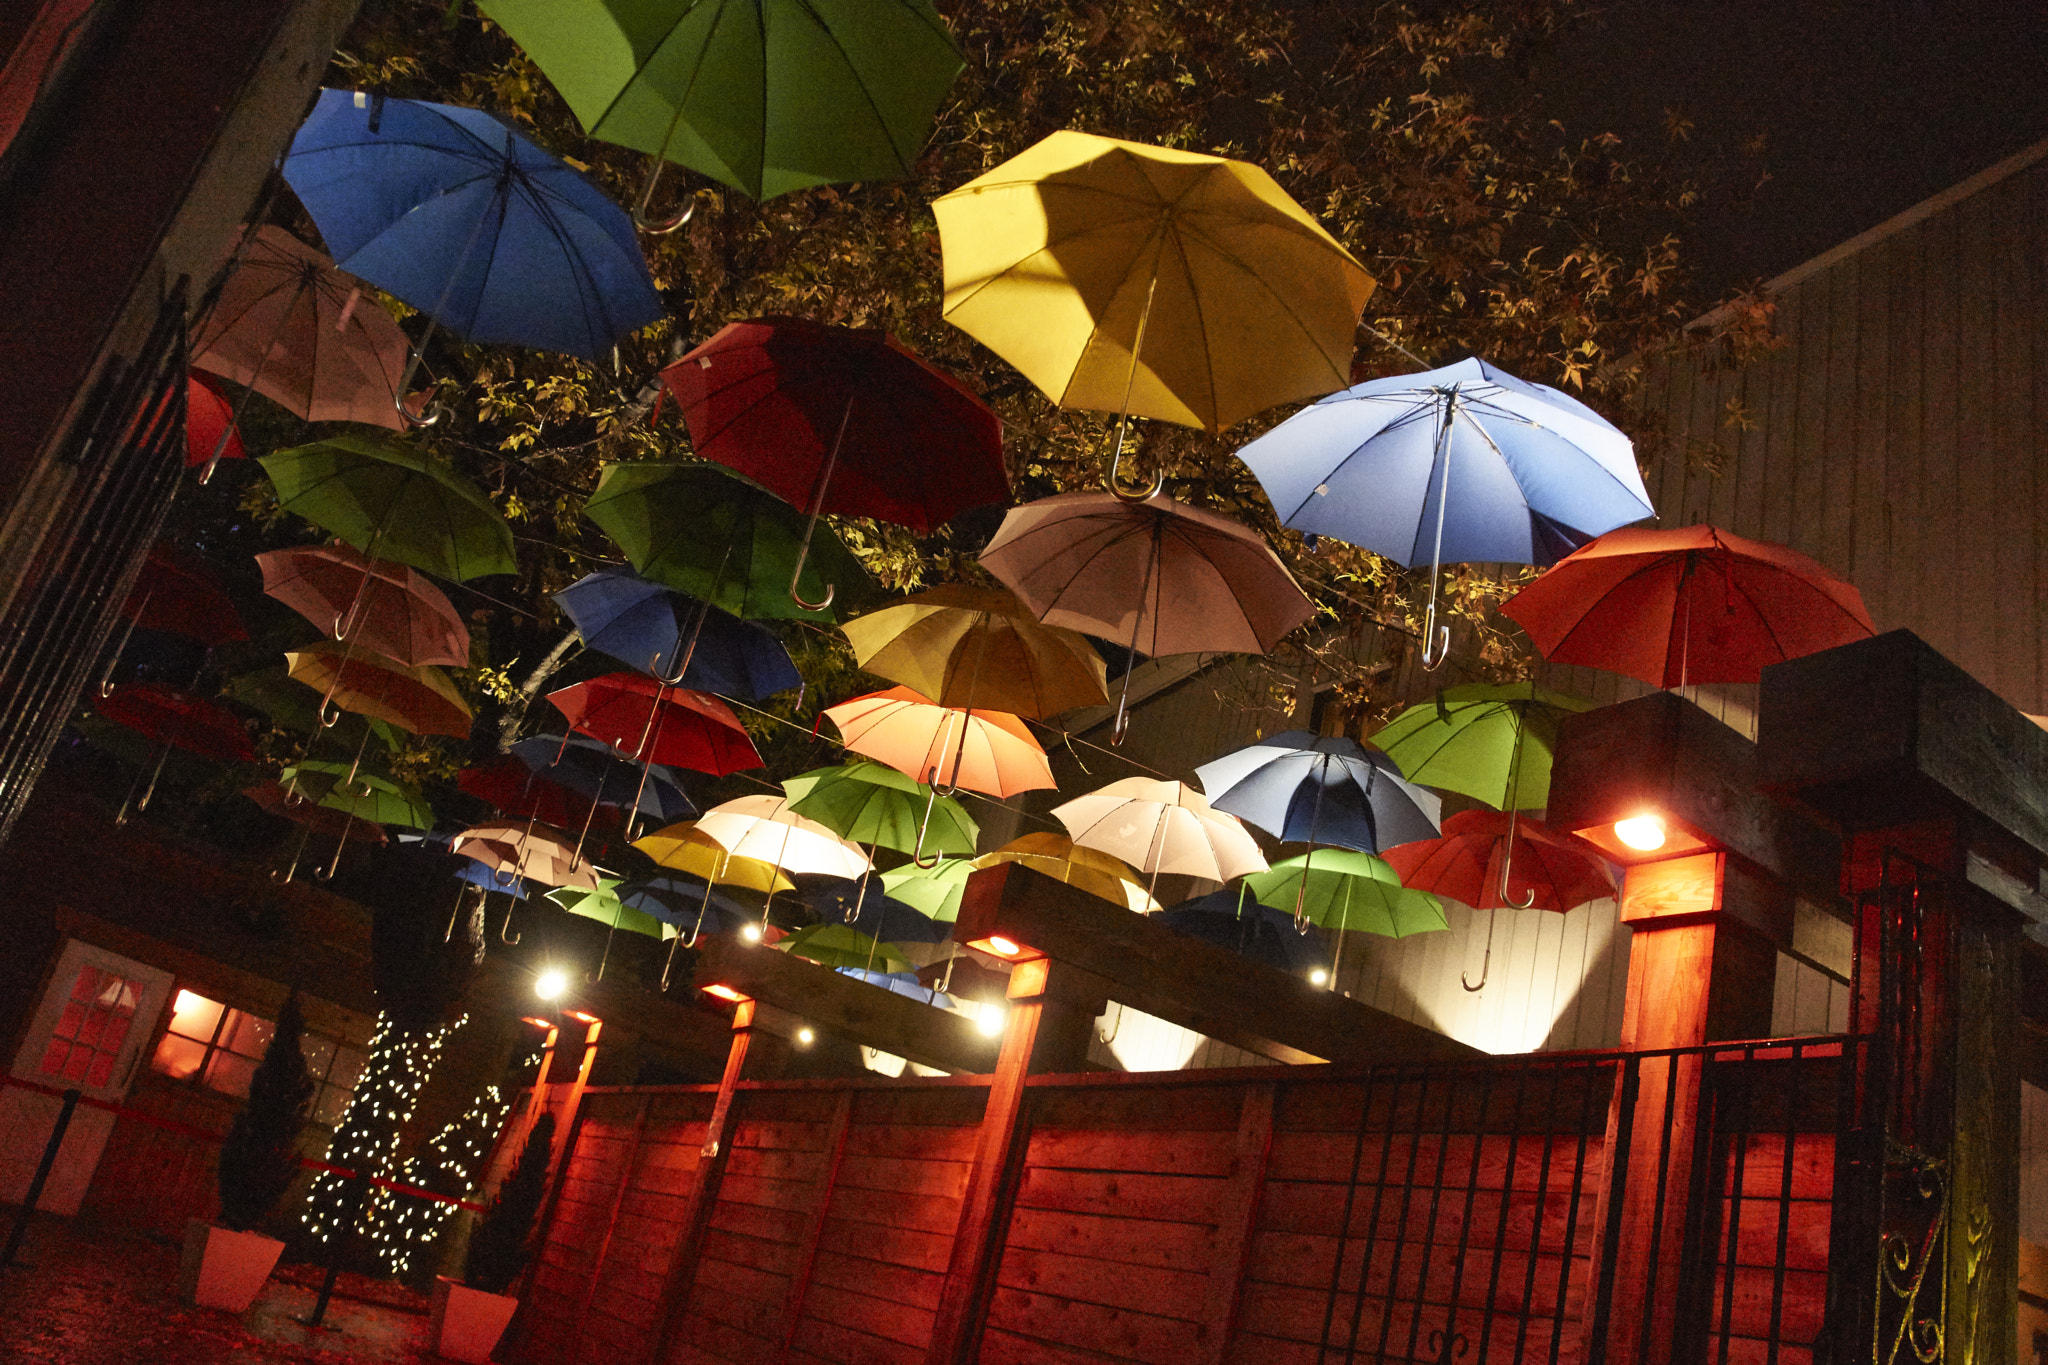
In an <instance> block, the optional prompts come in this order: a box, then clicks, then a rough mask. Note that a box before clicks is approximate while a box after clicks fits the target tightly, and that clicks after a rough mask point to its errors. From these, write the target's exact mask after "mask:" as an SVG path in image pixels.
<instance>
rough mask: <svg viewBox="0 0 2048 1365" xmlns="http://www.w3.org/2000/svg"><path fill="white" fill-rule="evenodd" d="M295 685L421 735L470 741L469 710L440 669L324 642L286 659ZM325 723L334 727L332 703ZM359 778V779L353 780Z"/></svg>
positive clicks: (342, 708)
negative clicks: (302, 685)
mask: <svg viewBox="0 0 2048 1365" xmlns="http://www.w3.org/2000/svg"><path fill="white" fill-rule="evenodd" d="M284 657H285V663H286V665H287V666H288V667H289V669H290V672H291V676H292V678H293V680H294V681H296V682H302V683H304V684H306V686H308V687H314V688H319V689H321V690H323V691H325V692H326V693H327V702H331V703H332V704H333V705H335V706H337V707H339V708H340V709H341V710H343V711H353V712H355V713H356V714H357V715H360V716H368V717H369V718H370V719H372V720H381V721H385V722H387V723H389V724H392V725H396V726H398V727H399V728H400V729H404V730H410V731H411V732H412V733H414V734H416V735H453V736H455V737H456V738H457V739H465V738H467V737H468V735H469V720H470V714H469V704H468V703H467V702H465V701H463V700H462V697H461V695H460V694H459V693H457V692H456V690H455V685H454V684H453V683H451V682H449V681H448V675H447V674H445V673H443V672H442V671H441V670H440V669H438V668H433V667H427V666H422V667H417V668H415V667H413V666H412V665H410V664H402V663H399V662H398V661H397V660H396V659H386V658H382V657H380V656H378V655H374V654H356V653H354V652H353V646H343V645H337V644H334V643H332V642H330V641H322V642H321V643H320V644H317V645H308V646H307V647H306V648H304V649H295V650H290V651H288V652H287V653H286V654H285V656H284ZM321 710H322V713H323V714H322V715H321V721H322V723H323V724H324V723H328V722H327V717H326V715H325V711H326V703H323V704H322V706H321ZM351 776H353V774H351Z"/></svg>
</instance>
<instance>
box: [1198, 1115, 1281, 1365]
mask: <svg viewBox="0 0 2048 1365" xmlns="http://www.w3.org/2000/svg"><path fill="white" fill-rule="evenodd" d="M1278 1093H1279V1087H1278V1086H1277V1085H1255V1086H1252V1087H1251V1088H1250V1089H1248V1090H1246V1091H1245V1096H1244V1112H1243V1113H1242V1114H1241V1115H1240V1116H1239V1118H1238V1124H1237V1145H1236V1149H1235V1151H1234V1152H1233V1153H1232V1156H1231V1170H1230V1178H1229V1181H1228V1183H1227V1184H1226V1185H1225V1186H1224V1191H1223V1200H1222V1203H1221V1204H1220V1205H1219V1207H1218V1209H1217V1214H1216V1259H1215V1261H1214V1262H1213V1263H1212V1264H1211V1265H1210V1267H1209V1283H1208V1286H1207V1290H1206V1295H1205V1297H1206V1299H1207V1306H1206V1311H1205V1312H1204V1314H1203V1317H1202V1321H1203V1323H1204V1325H1205V1326H1206V1327H1207V1328H1208V1333H1209V1339H1208V1341H1207V1343H1205V1351H1204V1354H1203V1359H1204V1361H1206V1362H1210V1365H1221V1362H1222V1360H1223V1355H1224V1351H1225V1348H1226V1347H1227V1346H1228V1345H1229V1342H1230V1336H1231V1332H1232V1330H1233V1329H1234V1327H1235V1326H1236V1322H1237V1304H1238V1298H1239V1295H1240V1293H1241V1292H1242V1289H1243V1285H1244V1271H1245V1261H1246V1258H1247V1256H1248V1255H1249V1253H1250V1250H1251V1241H1252V1233H1253V1230H1254V1229H1255V1228H1257V1226H1258V1221H1259V1201H1260V1196H1261V1195H1263V1194H1264V1192H1265V1188H1266V1161H1267V1158H1268V1157H1269V1156H1270V1155H1271V1154H1272V1148H1273V1107H1274V1103H1275V1101H1276V1099H1277V1097H1278Z"/></svg>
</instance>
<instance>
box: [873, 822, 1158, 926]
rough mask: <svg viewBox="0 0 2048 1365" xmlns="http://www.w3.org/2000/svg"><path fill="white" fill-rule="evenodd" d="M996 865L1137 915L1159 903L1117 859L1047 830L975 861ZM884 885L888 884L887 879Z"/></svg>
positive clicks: (1147, 911) (1007, 845)
mask: <svg viewBox="0 0 2048 1365" xmlns="http://www.w3.org/2000/svg"><path fill="white" fill-rule="evenodd" d="M998 863H1022V864H1023V865H1024V866H1026V867H1028V868H1030V869H1031V870H1032V871H1033V872H1038V873H1042V874H1044V875H1045V876H1048V877H1051V878H1052V879H1053V880H1054V881H1061V882H1065V883H1066V884H1067V885H1069V886H1071V887H1073V888H1074V889H1075V890H1077V891H1086V892H1087V893H1088V894H1089V895H1091V896H1098V897H1100V898H1101V899H1103V900H1106V901H1108V902H1110V903H1111V904H1113V905H1121V906H1123V907H1124V908H1125V909H1126V910H1133V911H1136V912H1138V913H1139V914H1147V913H1149V912H1151V911H1154V910H1157V909H1158V908H1159V902H1158V901H1156V900H1154V899H1152V894H1151V893H1150V892H1149V891H1147V890H1146V889H1145V888H1144V886H1143V885H1142V884H1140V883H1139V881H1138V877H1137V874H1136V873H1135V872H1133V871H1131V869H1130V868H1129V867H1128V866H1126V865H1125V864H1124V863H1123V862H1122V861H1121V860H1120V859H1118V858H1115V857H1113V856H1111V855H1110V854H1107V853H1104V852H1102V851H1101V850H1099V849H1093V848H1081V847H1079V846H1077V845H1076V844H1075V843H1074V841H1073V840H1071V839H1069V838H1067V837H1066V836H1065V835H1064V834H1054V833H1052V832H1051V831H1050V830H1040V831H1037V832H1034V833H1031V834H1023V835H1019V836H1018V837H1017V838H1015V839H1012V840H1011V841H1010V842H1009V843H1007V844H1004V845H1003V846H1002V847H1001V848H999V849H997V850H996V851H995V852H993V853H984V854H982V855H981V856H980V857H979V858H976V859H975V860H974V867H975V868H976V869H977V870H979V869H981V868H984V867H994V866H996V865H997V864H998ZM883 884H884V885H885V886H886V885H887V884H888V882H887V878H886V877H885V878H884V880H883ZM899 894H900V893H899ZM956 909H957V907H956Z"/></svg>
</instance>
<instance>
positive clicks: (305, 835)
mask: <svg viewBox="0 0 2048 1365" xmlns="http://www.w3.org/2000/svg"><path fill="white" fill-rule="evenodd" d="M312 837H313V827H312V826H311V825H306V826H303V827H302V828H301V829H300V831H299V846H298V847H297V848H295V849H293V850H292V861H291V866H290V867H287V868H286V869H285V870H284V875H283V876H282V877H280V876H278V875H277V869H276V868H274V867H273V868H271V869H270V880H272V881H274V882H276V883H277V884H278V885H279V886H283V885H284V884H285V883H286V882H289V881H290V880H291V879H292V878H293V877H294V876H295V875H297V873H298V870H299V859H300V858H302V857H304V856H305V853H306V841H307V840H308V839H310V838H312Z"/></svg>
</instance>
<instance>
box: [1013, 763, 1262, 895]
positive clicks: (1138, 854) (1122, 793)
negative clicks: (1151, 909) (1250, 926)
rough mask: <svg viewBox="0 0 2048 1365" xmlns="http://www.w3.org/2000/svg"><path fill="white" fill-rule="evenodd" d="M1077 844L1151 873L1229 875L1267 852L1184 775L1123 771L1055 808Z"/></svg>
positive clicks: (1257, 863) (1256, 863)
mask: <svg viewBox="0 0 2048 1365" xmlns="http://www.w3.org/2000/svg"><path fill="white" fill-rule="evenodd" d="M1052 813H1053V815H1054V816H1055V817H1056V818H1057V819H1058V820H1059V822H1060V823H1061V824H1063V825H1065V826H1066V827H1067V832H1068V833H1069V834H1071V835H1073V836H1074V842H1075V843H1076V844H1078V845H1080V846H1081V847H1083V848H1092V849H1098V850H1100V851H1101V852H1103V853H1110V854H1114V855H1115V856H1117V857H1119V858H1122V859H1123V860H1124V861H1125V862H1127V863H1129V864H1131V865H1132V866H1133V867H1135V868H1137V869H1138V870H1139V871H1140V872H1143V873H1145V874H1147V875H1148V876H1149V877H1151V878H1152V879H1153V881H1155V882H1156V881H1157V880H1158V877H1159V874H1160V873H1162V872H1181V873H1186V874H1187V875H1188V876H1191V877H1201V878H1204V879H1206V880H1208V881H1212V882H1227V881H1229V880H1230V879H1231V878H1233V877H1239V876H1243V875H1244V874H1246V873H1248V872H1264V871H1265V870H1266V859H1265V856H1264V855H1263V854H1261V853H1260V852H1259V846H1258V845H1257V844H1255V843H1253V842H1252V836H1251V835H1250V834H1249V833H1248V832H1246V830H1245V827H1244V826H1243V825H1242V824H1241V823H1239V821H1238V819H1237V817H1236V816H1234V815H1226V814H1225V813H1223V812H1222V811H1220V810H1216V809H1214V808H1213V807H1211V806H1210V804H1209V801H1208V798H1207V797H1205V796H1203V795H1202V794H1201V793H1200V792H1198V791H1196V790H1195V789H1194V788H1193V787H1190V786H1188V785H1187V784H1186V783H1184V782H1165V781H1160V780H1157V779H1154V778H1150V777H1127V778H1125V779H1123V780H1122V781H1121V782H1112V783H1110V784H1109V785H1108V786H1106V787H1104V788H1103V789H1102V790H1101V791H1097V792H1090V793H1089V794H1088V795H1086V796H1081V797H1076V798H1075V799H1074V800H1072V801H1069V802H1067V803H1066V804H1065V805H1063V806H1056V807H1054V808H1053V812H1052Z"/></svg>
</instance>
